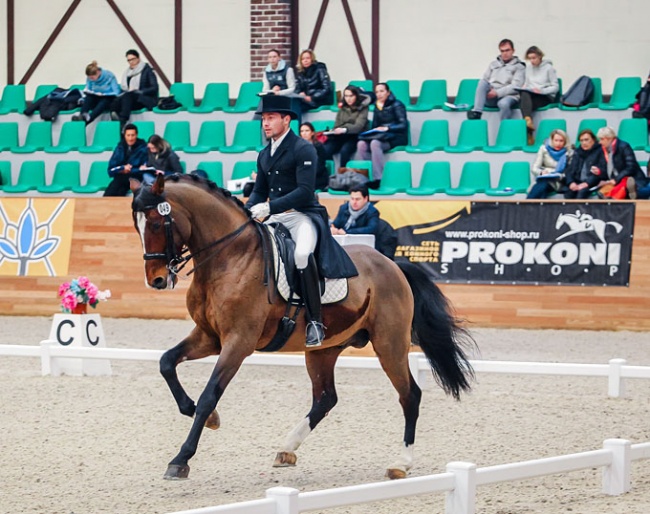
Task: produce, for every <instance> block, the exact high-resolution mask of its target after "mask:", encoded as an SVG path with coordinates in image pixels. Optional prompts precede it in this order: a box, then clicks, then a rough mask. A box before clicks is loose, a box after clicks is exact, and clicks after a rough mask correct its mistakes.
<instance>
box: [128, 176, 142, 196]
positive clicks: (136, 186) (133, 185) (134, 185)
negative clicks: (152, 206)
mask: <svg viewBox="0 0 650 514" xmlns="http://www.w3.org/2000/svg"><path fill="white" fill-rule="evenodd" d="M141 187H142V182H140V181H139V180H138V179H137V178H130V179H129V188H130V189H131V192H132V193H133V194H136V193H137V192H138V191H139V190H140V188H141Z"/></svg>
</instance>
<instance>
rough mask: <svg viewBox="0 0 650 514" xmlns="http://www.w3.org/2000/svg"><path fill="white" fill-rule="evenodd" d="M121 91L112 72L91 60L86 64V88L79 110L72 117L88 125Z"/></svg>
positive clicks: (109, 105) (106, 109)
mask: <svg viewBox="0 0 650 514" xmlns="http://www.w3.org/2000/svg"><path fill="white" fill-rule="evenodd" d="M121 91H122V90H121V89H120V85H119V84H118V83H117V80H116V79H115V75H113V73H111V72H110V71H108V70H104V69H102V68H100V67H99V66H97V61H93V62H91V63H90V64H89V65H88V66H86V88H85V89H84V91H83V93H84V99H83V103H82V104H81V112H80V113H79V114H75V115H74V116H73V117H72V119H73V120H74V121H85V122H86V125H88V124H89V123H91V122H92V121H94V120H95V118H97V117H98V116H99V115H100V114H102V113H104V112H107V111H108V110H109V109H110V107H111V105H112V103H113V102H114V101H115V98H116V97H117V95H119V94H120V93H121Z"/></svg>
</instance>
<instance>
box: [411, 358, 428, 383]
mask: <svg viewBox="0 0 650 514" xmlns="http://www.w3.org/2000/svg"><path fill="white" fill-rule="evenodd" d="M424 358H426V356H425V355H424V354H423V353H421V352H410V353H409V369H410V370H411V375H413V380H415V383H416V384H417V385H418V386H419V387H420V389H422V388H423V387H424V384H425V381H426V373H425V371H424V370H421V369H420V359H424Z"/></svg>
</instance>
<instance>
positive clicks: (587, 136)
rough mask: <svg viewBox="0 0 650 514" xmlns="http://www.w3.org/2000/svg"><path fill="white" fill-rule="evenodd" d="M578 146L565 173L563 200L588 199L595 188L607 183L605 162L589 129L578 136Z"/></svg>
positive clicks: (594, 136)
mask: <svg viewBox="0 0 650 514" xmlns="http://www.w3.org/2000/svg"><path fill="white" fill-rule="evenodd" d="M578 142H579V143H580V146H579V147H578V148H576V149H575V152H574V153H573V158H572V159H571V162H570V163H569V165H568V166H567V169H566V172H565V182H566V185H567V187H568V189H567V191H566V192H565V193H564V198H569V199H572V198H580V199H582V198H589V196H591V194H592V193H593V192H594V190H595V188H597V187H598V186H600V185H603V184H604V183H605V182H607V180H608V177H607V161H605V154H604V153H603V150H602V148H601V147H600V145H599V144H598V140H597V139H596V135H595V134H594V133H593V132H592V131H591V130H589V129H585V130H583V131H581V132H580V134H578Z"/></svg>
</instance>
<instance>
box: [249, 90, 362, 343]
mask: <svg viewBox="0 0 650 514" xmlns="http://www.w3.org/2000/svg"><path fill="white" fill-rule="evenodd" d="M257 114H261V116H262V128H263V130H264V133H265V134H266V137H267V138H268V139H269V140H270V141H269V144H268V145H267V146H266V148H264V149H263V150H262V151H261V152H260V154H259V156H258V158H257V177H256V179H255V186H254V187H253V192H252V193H251V196H250V198H249V199H248V202H247V203H246V207H248V208H249V209H250V211H251V214H252V216H253V217H254V218H257V219H264V218H266V217H267V216H269V215H271V216H270V217H269V219H268V220H267V223H271V222H279V223H282V224H283V225H285V226H286V227H287V228H288V229H289V231H290V232H291V237H292V238H293V240H294V241H295V243H296V249H295V254H294V257H295V261H296V267H297V268H298V271H299V273H300V285H301V288H302V297H303V299H304V302H305V315H306V318H307V334H306V335H307V339H306V346H320V345H321V343H322V341H323V339H324V338H325V326H324V325H323V319H322V315H321V300H320V295H321V291H320V283H319V282H320V281H319V273H320V276H322V277H324V278H348V277H354V276H356V275H357V270H356V268H355V266H354V264H353V263H352V261H351V259H350V257H349V256H348V254H347V253H346V252H345V250H343V248H342V247H341V246H340V245H339V244H338V243H337V242H336V241H335V240H334V239H333V238H332V235H331V233H330V229H329V222H328V215H327V210H326V209H325V207H323V206H322V205H321V204H319V203H318V197H317V196H316V194H315V185H314V184H315V180H316V170H317V168H318V166H317V159H318V157H317V155H316V150H315V149H314V145H312V144H311V143H309V142H308V141H305V140H304V139H302V138H300V137H298V136H296V134H294V133H293V131H292V130H291V128H290V127H289V122H290V121H291V120H292V119H296V118H297V114H296V113H295V112H293V111H292V110H291V99H290V98H289V97H286V96H278V95H268V96H263V97H262V102H261V109H260V110H259V111H258V112H257ZM314 251H316V252H317V255H318V264H316V260H315V259H314V256H313V254H314Z"/></svg>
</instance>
